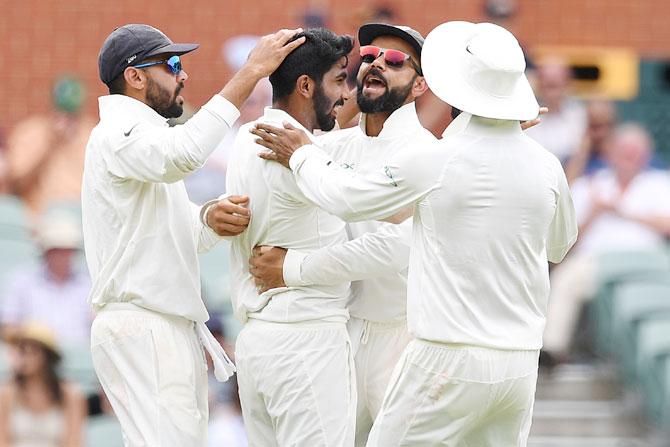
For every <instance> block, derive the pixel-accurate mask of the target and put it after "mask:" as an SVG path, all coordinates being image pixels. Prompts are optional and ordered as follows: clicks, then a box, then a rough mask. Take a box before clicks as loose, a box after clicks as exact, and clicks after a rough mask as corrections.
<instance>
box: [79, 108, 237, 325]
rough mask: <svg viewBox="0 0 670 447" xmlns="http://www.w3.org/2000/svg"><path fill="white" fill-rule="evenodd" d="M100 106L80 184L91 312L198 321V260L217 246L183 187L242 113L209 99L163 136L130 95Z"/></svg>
mask: <svg viewBox="0 0 670 447" xmlns="http://www.w3.org/2000/svg"><path fill="white" fill-rule="evenodd" d="M99 106H100V122H99V123H98V125H97V126H96V127H95V129H93V132H92V133H91V137H90V139H89V141H88V145H87V147H86V161H85V164H84V180H83V185H82V219H83V229H84V246H85V249H86V262H87V264H88V269H89V272H90V274H91V280H92V283H93V287H92V291H91V295H90V302H91V303H92V305H93V307H94V308H96V309H99V308H100V307H102V306H104V305H105V304H107V303H116V302H130V303H133V304H135V305H137V306H140V307H144V308H147V309H150V310H154V311H157V312H162V313H166V314H170V315H177V316H181V317H184V318H188V319H190V320H193V321H197V322H204V321H206V320H207V319H208V318H209V316H208V313H207V310H206V309H205V306H204V304H203V302H202V299H201V297H200V269H199V267H198V257H197V252H198V250H201V249H207V248H209V247H211V246H212V245H214V244H215V243H216V242H217V241H218V240H219V238H218V236H216V234H215V233H214V232H213V231H212V230H210V229H209V228H206V227H204V226H203V225H202V223H201V222H200V219H199V216H198V213H199V207H197V206H196V205H194V204H193V203H191V202H190V201H189V200H188V197H187V195H186V189H185V188H184V183H183V182H182V181H181V180H182V179H183V178H184V177H186V176H187V175H188V174H189V173H191V172H193V171H194V170H196V169H198V168H199V167H201V166H202V165H203V163H204V162H205V160H206V159H207V157H208V156H209V154H210V153H211V152H212V151H213V150H214V149H215V148H216V145H217V144H218V143H219V141H221V139H222V138H223V137H224V135H225V134H226V132H227V131H228V129H230V127H231V125H232V124H233V123H234V122H235V120H236V119H237V118H238V117H239V111H238V110H237V109H236V108H235V106H233V105H232V104H231V103H230V102H228V101H227V100H226V99H225V98H223V97H222V96H220V95H215V96H214V97H213V98H212V99H211V100H210V101H209V102H208V103H207V104H205V105H204V106H203V107H202V108H201V109H200V111H198V112H197V113H196V114H195V115H194V116H193V117H192V118H191V119H190V120H189V121H188V122H186V124H183V125H180V126H175V127H172V128H169V127H168V125H167V122H166V120H165V118H163V117H162V116H160V115H159V114H158V113H156V112H155V111H154V110H153V109H151V108H150V107H149V106H147V105H146V104H144V103H142V102H140V101H137V100H135V99H133V98H130V97H128V96H124V95H109V96H102V97H100V98H99Z"/></svg>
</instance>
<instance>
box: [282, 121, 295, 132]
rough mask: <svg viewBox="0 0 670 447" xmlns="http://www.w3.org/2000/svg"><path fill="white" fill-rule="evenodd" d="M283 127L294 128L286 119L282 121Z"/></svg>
mask: <svg viewBox="0 0 670 447" xmlns="http://www.w3.org/2000/svg"><path fill="white" fill-rule="evenodd" d="M284 129H289V130H295V127H293V125H292V124H291V123H289V122H288V121H284Z"/></svg>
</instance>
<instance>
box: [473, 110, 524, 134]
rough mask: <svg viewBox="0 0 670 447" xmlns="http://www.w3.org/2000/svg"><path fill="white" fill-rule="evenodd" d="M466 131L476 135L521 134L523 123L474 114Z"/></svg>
mask: <svg viewBox="0 0 670 447" xmlns="http://www.w3.org/2000/svg"><path fill="white" fill-rule="evenodd" d="M464 132H465V133H467V134H470V135H476V136H511V135H516V134H520V133H522V132H523V131H522V130H521V123H520V122H519V121H514V120H498V119H492V118H483V117H481V116H475V115H473V116H472V117H471V118H470V121H469V122H468V123H467V125H466V126H465V128H464Z"/></svg>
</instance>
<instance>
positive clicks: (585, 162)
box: [542, 100, 617, 183]
mask: <svg viewBox="0 0 670 447" xmlns="http://www.w3.org/2000/svg"><path fill="white" fill-rule="evenodd" d="M586 115H587V126H586V132H584V136H583V137H582V141H581V142H580V143H579V146H578V148H577V150H576V151H575V153H574V154H573V155H572V157H570V160H569V161H568V164H567V165H566V167H565V173H566V176H567V178H568V182H569V183H572V182H573V181H574V180H576V179H577V178H579V177H581V176H582V175H584V174H586V175H591V174H593V173H594V172H596V171H598V170H599V169H602V168H604V167H605V166H606V164H605V142H606V141H607V140H608V138H609V136H610V135H611V133H612V129H614V126H616V124H617V110H616V106H615V105H614V103H612V102H611V101H604V100H599V101H591V102H590V103H589V104H588V105H587V107H586ZM542 125H544V124H542Z"/></svg>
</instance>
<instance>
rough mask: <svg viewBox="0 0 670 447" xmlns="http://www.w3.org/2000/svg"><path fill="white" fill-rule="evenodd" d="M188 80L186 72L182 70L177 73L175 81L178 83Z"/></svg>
mask: <svg viewBox="0 0 670 447" xmlns="http://www.w3.org/2000/svg"><path fill="white" fill-rule="evenodd" d="M187 79H188V73H186V70H182V71H180V72H179V74H178V75H177V81H179V82H185V81H186V80H187Z"/></svg>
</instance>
